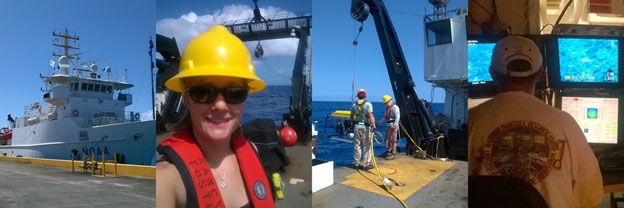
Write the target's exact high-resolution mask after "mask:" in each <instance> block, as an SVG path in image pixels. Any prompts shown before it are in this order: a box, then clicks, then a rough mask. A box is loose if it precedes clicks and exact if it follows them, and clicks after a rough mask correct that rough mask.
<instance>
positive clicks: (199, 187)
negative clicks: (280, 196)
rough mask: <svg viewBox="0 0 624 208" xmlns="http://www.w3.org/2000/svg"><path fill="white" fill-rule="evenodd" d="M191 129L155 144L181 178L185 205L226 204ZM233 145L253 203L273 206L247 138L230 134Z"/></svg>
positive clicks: (217, 206)
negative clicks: (192, 135)
mask: <svg viewBox="0 0 624 208" xmlns="http://www.w3.org/2000/svg"><path fill="white" fill-rule="evenodd" d="M189 131H190V130H182V131H179V132H178V133H176V134H174V135H173V136H171V137H169V138H167V139H165V140H164V141H162V142H161V143H160V145H158V148H157V150H158V152H159V153H160V154H165V155H167V156H168V157H169V158H170V159H171V161H172V162H173V164H174V165H175V166H176V168H177V169H178V171H179V172H180V176H181V177H182V181H183V182H184V187H185V190H186V205H187V207H214V208H219V207H225V203H224V202H223V198H222V196H221V192H220V191H219V187H218V185H217V183H218V182H217V180H215V177H214V176H213V175H212V171H211V169H210V165H209V164H208V162H207V161H206V158H205V157H204V155H203V154H202V151H201V149H200V148H199V146H198V145H197V142H196V141H195V139H194V138H192V137H191V136H190V133H189ZM231 146H232V149H233V150H234V153H235V154H236V158H238V166H239V167H240V169H241V173H242V177H243V181H244V183H245V189H246V190H247V193H248V194H249V197H250V201H251V204H252V205H253V207H275V203H274V202H273V196H272V195H271V189H269V183H268V179H267V176H266V175H265V174H264V170H263V169H262V165H261V164H260V161H259V160H258V157H257V155H256V153H255V151H254V149H253V147H251V145H250V144H249V142H248V141H247V139H245V138H244V137H236V138H234V137H233V138H232V143H231Z"/></svg>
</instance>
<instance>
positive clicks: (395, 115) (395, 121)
mask: <svg viewBox="0 0 624 208" xmlns="http://www.w3.org/2000/svg"><path fill="white" fill-rule="evenodd" d="M381 100H382V101H383V103H384V105H386V112H385V114H384V117H383V119H381V120H380V121H377V122H375V123H377V124H379V123H383V122H384V121H385V122H386V124H387V128H386V152H385V153H384V154H383V156H384V158H386V159H387V160H391V159H394V158H396V154H397V151H396V140H397V134H398V133H399V131H398V129H399V124H400V119H401V111H400V110H399V106H398V105H395V104H394V102H392V97H390V95H384V96H383V97H382V99H381Z"/></svg>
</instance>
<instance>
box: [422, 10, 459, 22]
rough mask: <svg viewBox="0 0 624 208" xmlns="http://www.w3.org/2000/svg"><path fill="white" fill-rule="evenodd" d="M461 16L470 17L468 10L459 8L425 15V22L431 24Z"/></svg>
mask: <svg viewBox="0 0 624 208" xmlns="http://www.w3.org/2000/svg"><path fill="white" fill-rule="evenodd" d="M461 15H468V8H458V9H451V10H446V11H440V12H436V13H433V14H428V15H425V17H424V22H431V21H436V20H440V19H446V18H451V17H456V16H461Z"/></svg>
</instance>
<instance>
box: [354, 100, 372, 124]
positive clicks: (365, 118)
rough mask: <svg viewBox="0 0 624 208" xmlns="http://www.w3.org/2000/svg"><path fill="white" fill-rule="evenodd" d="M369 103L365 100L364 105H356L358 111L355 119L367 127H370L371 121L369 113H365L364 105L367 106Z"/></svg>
mask: <svg viewBox="0 0 624 208" xmlns="http://www.w3.org/2000/svg"><path fill="white" fill-rule="evenodd" d="M367 102H368V101H366V100H363V101H362V103H360V104H358V103H357V102H356V103H355V109H356V110H357V114H356V117H355V121H356V122H362V123H363V124H364V125H365V126H368V125H370V119H369V115H368V113H366V112H364V105H366V103H367Z"/></svg>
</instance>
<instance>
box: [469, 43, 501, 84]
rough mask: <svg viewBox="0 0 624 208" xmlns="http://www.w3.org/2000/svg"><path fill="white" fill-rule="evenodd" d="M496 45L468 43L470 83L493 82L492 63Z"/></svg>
mask: <svg viewBox="0 0 624 208" xmlns="http://www.w3.org/2000/svg"><path fill="white" fill-rule="evenodd" d="M495 45H496V43H478V42H474V41H469V42H468V82H487V81H492V77H491V76H490V62H491V61H492V51H493V50H494V46H495Z"/></svg>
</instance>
